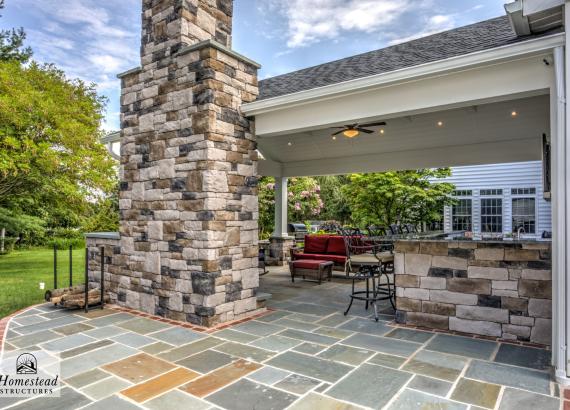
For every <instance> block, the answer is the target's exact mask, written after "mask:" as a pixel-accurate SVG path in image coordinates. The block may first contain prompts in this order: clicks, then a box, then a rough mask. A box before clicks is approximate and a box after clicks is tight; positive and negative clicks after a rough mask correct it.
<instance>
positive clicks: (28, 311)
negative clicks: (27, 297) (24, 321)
mask: <svg viewBox="0 0 570 410" xmlns="http://www.w3.org/2000/svg"><path fill="white" fill-rule="evenodd" d="M41 313H44V311H43V310H41V309H36V308H30V309H26V310H24V311H23V312H21V313H18V314H17V315H15V316H14V318H19V317H24V316H30V315H37V314H41Z"/></svg>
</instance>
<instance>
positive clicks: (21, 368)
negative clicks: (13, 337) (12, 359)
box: [16, 353, 38, 374]
mask: <svg viewBox="0 0 570 410" xmlns="http://www.w3.org/2000/svg"><path fill="white" fill-rule="evenodd" d="M16 373H17V374H38V360H37V359H36V356H34V355H33V354H31V353H23V354H21V355H20V356H18V358H17V359H16Z"/></svg>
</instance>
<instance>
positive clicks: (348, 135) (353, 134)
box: [342, 129, 360, 138]
mask: <svg viewBox="0 0 570 410" xmlns="http://www.w3.org/2000/svg"><path fill="white" fill-rule="evenodd" d="M358 134H360V133H359V132H358V131H357V130H350V129H349V130H345V131H343V133H342V135H344V136H345V137H346V138H354V137H358Z"/></svg>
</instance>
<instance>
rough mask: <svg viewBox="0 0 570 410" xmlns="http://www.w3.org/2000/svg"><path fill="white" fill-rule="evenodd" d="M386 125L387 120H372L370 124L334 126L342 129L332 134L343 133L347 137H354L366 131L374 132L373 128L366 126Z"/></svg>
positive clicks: (366, 132) (368, 132)
mask: <svg viewBox="0 0 570 410" xmlns="http://www.w3.org/2000/svg"><path fill="white" fill-rule="evenodd" d="M384 125H386V122H384V121H380V122H371V123H368V124H358V123H357V124H347V125H345V126H343V127H333V129H340V131H338V132H335V133H334V134H333V135H332V136H333V137H334V136H336V135H338V134H342V135H344V136H345V137H346V138H354V137H358V135H359V134H360V133H361V132H364V133H365V134H372V133H373V132H374V131H373V130H369V129H366V128H365V127H381V126H384Z"/></svg>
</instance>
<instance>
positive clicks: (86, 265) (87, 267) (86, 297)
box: [85, 246, 89, 313]
mask: <svg viewBox="0 0 570 410" xmlns="http://www.w3.org/2000/svg"><path fill="white" fill-rule="evenodd" d="M88 302H89V248H88V247H87V246H86V247H85V313H87V312H89V305H88Z"/></svg>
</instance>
